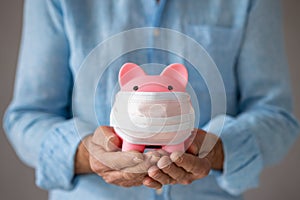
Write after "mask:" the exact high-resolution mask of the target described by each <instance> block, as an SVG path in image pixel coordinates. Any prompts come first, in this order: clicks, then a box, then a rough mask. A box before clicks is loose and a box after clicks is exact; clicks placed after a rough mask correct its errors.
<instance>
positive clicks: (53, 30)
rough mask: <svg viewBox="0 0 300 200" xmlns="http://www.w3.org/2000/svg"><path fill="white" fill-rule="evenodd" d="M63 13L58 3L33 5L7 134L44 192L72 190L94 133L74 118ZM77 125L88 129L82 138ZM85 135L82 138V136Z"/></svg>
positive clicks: (28, 6) (27, 10)
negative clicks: (81, 150)
mask: <svg viewBox="0 0 300 200" xmlns="http://www.w3.org/2000/svg"><path fill="white" fill-rule="evenodd" d="M69 56H70V52H69V45H68V40H67V37H66V34H65V30H64V23H63V12H62V8H61V7H60V5H59V4H58V3H57V2H55V1H53V0H49V1H40V0H27V1H25V6H24V21H23V32H22V41H21V47H20V55H19V62H18V69H17V75H16V82H15V90H14V97H13V100H12V102H11V104H10V106H9V107H8V109H7V111H6V113H5V117H4V129H5V131H6V134H7V137H8V139H9V140H10V142H11V144H12V145H13V147H14V148H15V150H16V152H17V154H18V156H19V157H20V158H21V159H22V160H23V161H24V162H25V163H27V164H28V165H29V166H32V167H34V168H35V169H36V183H37V185H38V186H40V187H42V188H44V189H54V188H60V189H71V188H72V186H73V184H72V180H73V177H74V156H75V153H76V150H77V145H78V144H79V142H80V139H81V138H82V137H84V136H85V135H87V134H90V133H92V132H93V128H92V126H91V125H90V124H89V123H86V122H84V121H81V120H80V119H74V118H72V112H71V102H72V99H71V97H72V87H73V79H72V73H71V70H70V68H69ZM76 125H79V126H82V127H85V128H84V129H82V128H81V129H82V130H83V132H82V133H78V132H77V131H76V130H77V128H76ZM79 135H80V136H79Z"/></svg>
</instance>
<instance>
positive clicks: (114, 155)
mask: <svg viewBox="0 0 300 200" xmlns="http://www.w3.org/2000/svg"><path fill="white" fill-rule="evenodd" d="M82 145H84V146H85V148H86V149H87V152H88V164H89V168H90V170H91V172H93V173H96V174H98V175H99V176H101V177H102V178H103V179H104V180H105V181H106V182H107V183H110V184H114V185H118V186H123V187H131V186H138V185H142V182H143V179H144V178H145V177H146V176H147V170H148V169H149V168H150V167H151V166H153V165H155V164H156V163H157V161H158V160H159V156H160V155H159V154H158V153H156V152H148V153H145V154H142V153H139V152H136V151H128V152H122V151H121V149H120V146H121V140H120V139H119V138H118V136H117V135H116V134H115V132H114V129H113V128H112V127H108V126H100V127H99V128H97V130H96V131H95V132H94V134H93V135H90V136H87V137H86V138H84V140H83V141H82V143H81V145H80V147H79V150H78V151H80V148H83V147H82ZM79 168H80V167H79ZM79 173H80V170H79Z"/></svg>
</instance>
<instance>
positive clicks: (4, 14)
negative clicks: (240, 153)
mask: <svg viewBox="0 0 300 200" xmlns="http://www.w3.org/2000/svg"><path fill="white" fill-rule="evenodd" d="M22 4H23V1H20V0H1V2H0V45H1V48H0V52H1V54H0V91H1V92H0V115H1V119H2V117H3V112H4V110H5V108H6V107H7V105H8V103H9V101H10V99H11V96H12V93H13V83H14V75H15V69H16V64H17V56H18V46H19V42H20V32H21V25H22ZM283 5H284V16H285V20H284V21H285V24H284V27H285V36H286V49H287V53H288V59H289V64H290V71H291V78H292V83H293V91H294V97H295V113H296V116H297V117H298V119H300V78H299V75H300V60H299V57H300V22H299V19H300V1H297V0H284V1H283ZM275 148H276V147H275ZM0 163H1V164H0V199H3V200H14V199H40V200H43V199H44V200H45V199H47V193H46V192H45V191H42V190H40V189H38V188H37V187H36V186H35V185H34V171H33V170H32V169H30V168H28V167H26V166H25V165H24V164H22V163H21V162H20V161H19V159H18V158H17V156H16V155H15V153H14V151H13V149H12V148H11V146H10V145H9V144H8V142H7V139H6V137H5V136H4V133H3V130H2V129H0ZM299 169H300V139H298V141H297V142H296V144H295V145H294V147H293V148H292V149H291V151H290V153H289V154H288V156H287V157H286V158H285V159H284V160H283V161H282V162H281V164H279V165H277V166H274V167H271V168H268V169H266V170H265V171H264V172H263V174H262V177H261V187H260V188H259V189H255V190H251V191H249V192H247V193H246V200H252V199H255V200H268V199H272V200H282V199H288V200H299V199H300V192H299V185H300V172H299Z"/></svg>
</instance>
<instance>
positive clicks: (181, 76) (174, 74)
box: [160, 63, 188, 87]
mask: <svg viewBox="0 0 300 200" xmlns="http://www.w3.org/2000/svg"><path fill="white" fill-rule="evenodd" d="M160 75H161V76H167V77H170V78H173V79H176V80H177V81H179V82H180V84H181V85H183V86H184V87H186V84H187V82H188V72H187V69H186V68H185V66H184V65H182V64H179V63H174V64H171V65H169V66H168V67H166V68H165V69H164V71H162V73H161V74H160Z"/></svg>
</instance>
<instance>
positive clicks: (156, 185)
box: [143, 177, 162, 189]
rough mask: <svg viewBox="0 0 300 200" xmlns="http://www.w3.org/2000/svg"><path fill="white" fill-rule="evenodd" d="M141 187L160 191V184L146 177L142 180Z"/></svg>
mask: <svg viewBox="0 0 300 200" xmlns="http://www.w3.org/2000/svg"><path fill="white" fill-rule="evenodd" d="M143 185H144V186H146V187H149V188H153V189H160V188H161V187H162V184H161V183H159V182H158V181H155V180H154V179H152V178H150V177H146V178H144V180H143Z"/></svg>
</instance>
